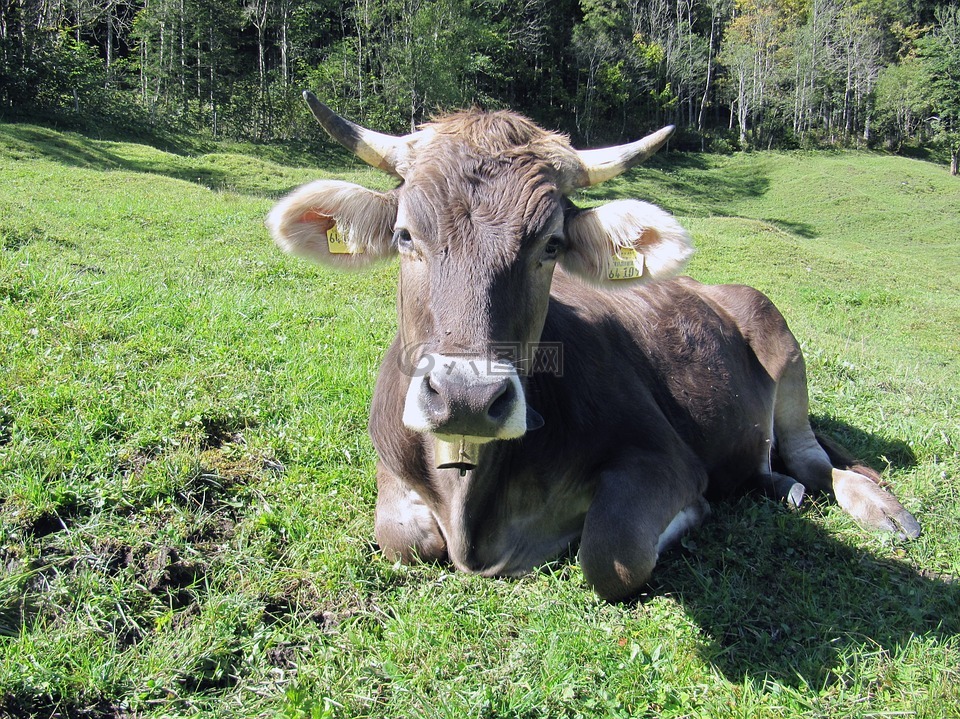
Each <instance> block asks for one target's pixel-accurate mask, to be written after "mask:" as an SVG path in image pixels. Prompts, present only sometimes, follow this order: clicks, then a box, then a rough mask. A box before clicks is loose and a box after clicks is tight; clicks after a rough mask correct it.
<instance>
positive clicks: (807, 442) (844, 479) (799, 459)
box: [773, 355, 920, 537]
mask: <svg viewBox="0 0 960 719" xmlns="http://www.w3.org/2000/svg"><path fill="white" fill-rule="evenodd" d="M773 428H774V436H775V438H776V444H777V452H778V454H779V456H780V458H781V459H782V460H783V463H784V464H785V465H786V469H787V473H788V474H789V475H790V476H791V477H794V478H796V480H797V481H798V482H799V483H800V484H802V485H803V486H804V487H806V488H807V489H808V490H811V491H814V492H826V493H829V494H832V495H833V496H834V497H836V500H837V504H839V505H840V506H841V507H842V508H843V509H844V510H845V511H846V512H847V513H848V514H850V515H852V516H853V517H854V518H856V519H857V520H858V521H859V522H861V523H863V524H864V525H866V526H868V527H873V528H876V529H884V530H887V531H890V532H896V533H898V534H900V535H902V536H907V537H917V536H919V535H920V524H919V523H918V522H917V520H916V519H914V517H913V515H912V514H910V512H908V511H907V510H906V509H904V507H903V505H902V504H900V502H899V501H898V500H897V498H896V497H895V496H893V494H891V493H890V492H888V491H887V490H885V489H883V488H882V487H881V486H880V485H879V483H878V480H879V477H878V476H877V475H876V473H875V472H873V470H870V469H867V468H865V467H858V466H854V465H853V462H852V460H849V459H847V458H841V457H835V458H834V461H831V459H830V457H829V456H828V455H827V452H826V451H825V450H824V448H823V447H822V446H821V443H820V442H819V441H818V440H817V437H816V436H815V435H814V433H813V430H812V429H811V428H810V418H809V407H808V400H807V380H806V371H805V369H804V365H803V360H802V358H800V357H799V355H798V358H797V361H795V362H793V363H791V364H790V365H789V366H788V367H786V369H785V371H784V373H783V376H782V377H781V379H780V382H779V383H778V385H777V398H776V404H775V407H774V425H773ZM834 462H836V463H837V464H840V465H841V467H835V466H834ZM780 476H781V477H782V475H780ZM787 480H789V478H785V480H782V481H781V482H780V485H781V489H782V488H785V487H786V486H787ZM773 481H774V483H775V480H773ZM794 491H796V490H795V489H794Z"/></svg>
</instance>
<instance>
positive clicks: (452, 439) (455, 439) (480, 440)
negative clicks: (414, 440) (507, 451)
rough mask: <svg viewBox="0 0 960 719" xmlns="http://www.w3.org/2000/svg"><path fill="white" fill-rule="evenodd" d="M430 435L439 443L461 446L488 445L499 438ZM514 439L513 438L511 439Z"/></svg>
mask: <svg viewBox="0 0 960 719" xmlns="http://www.w3.org/2000/svg"><path fill="white" fill-rule="evenodd" d="M430 435H431V436H432V437H433V439H434V440H435V441H437V442H446V443H448V444H460V443H461V442H465V443H467V444H476V445H481V444H488V443H490V442H496V441H497V440H498V439H500V438H499V437H472V436H470V435H468V434H442V433H440V432H431V433H430ZM511 439H513V438H511Z"/></svg>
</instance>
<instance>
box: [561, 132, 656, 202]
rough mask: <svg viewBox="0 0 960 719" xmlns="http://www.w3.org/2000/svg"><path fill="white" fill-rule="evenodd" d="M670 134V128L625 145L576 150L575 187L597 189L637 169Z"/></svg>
mask: <svg viewBox="0 0 960 719" xmlns="http://www.w3.org/2000/svg"><path fill="white" fill-rule="evenodd" d="M673 130H674V127H673V125H667V126H666V127H664V128H662V129H660V130H657V131H656V132H654V133H652V134H650V135H647V136H646V137H644V138H643V139H642V140H637V141H636V142H631V143H629V144H626V145H617V146H616V147H604V148H601V149H599V150H577V155H579V156H580V163H581V165H582V168H583V172H582V173H581V174H580V177H579V178H578V180H579V181H578V182H576V183H575V185H576V186H577V187H590V186H592V185H597V184H600V183H601V182H606V181H607V180H612V179H613V178H614V177H616V176H617V175H620V174H622V173H624V172H626V171H627V170H629V169H630V168H631V167H633V166H634V165H639V164H640V163H641V162H643V161H644V160H646V159H647V158H648V157H650V156H651V155H652V154H653V153H655V152H656V151H657V150H659V149H660V148H661V147H663V145H664V143H665V142H666V141H667V140H669V139H670V135H672V134H673Z"/></svg>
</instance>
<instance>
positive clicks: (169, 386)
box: [0, 125, 960, 719]
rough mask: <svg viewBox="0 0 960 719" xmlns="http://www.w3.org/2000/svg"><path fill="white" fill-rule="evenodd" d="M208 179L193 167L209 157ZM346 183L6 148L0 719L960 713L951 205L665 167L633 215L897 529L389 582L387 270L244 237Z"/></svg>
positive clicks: (749, 527)
mask: <svg viewBox="0 0 960 719" xmlns="http://www.w3.org/2000/svg"><path fill="white" fill-rule="evenodd" d="M204 153H205V154H204ZM338 157H339V156H337V155H327V156H324V158H323V164H324V167H322V168H321V167H317V166H311V163H312V162H316V161H315V160H312V159H311V158H309V157H295V156H292V155H290V154H284V153H282V152H280V151H279V150H269V149H264V148H259V149H258V148H246V149H245V148H240V147H229V148H227V147H219V148H218V147H207V148H194V149H193V150H192V151H190V152H187V153H185V154H171V153H167V152H162V151H160V150H157V149H154V148H151V147H148V146H142V145H135V144H124V143H113V142H100V141H94V140H91V139H87V138H84V137H81V136H77V135H71V134H61V133H58V132H55V131H52V130H47V129H43V128H39V127H34V126H28V125H0V560H2V562H0V563H2V575H0V716H11V717H25V716H36V717H260V716H263V717H274V716H277V717H290V718H301V717H303V718H311V719H316V718H319V717H361V716H362V717H408V716H409V717H421V716H423V717H457V718H461V717H528V718H531V719H532V718H534V717H545V718H546V717H713V718H718V717H800V716H803V717H841V716H842V717H888V716H896V717H901V716H918V717H931V718H936V719H940V718H941V717H960V583H958V578H960V486H958V482H960V455H958V449H957V447H958V444H960V402H958V394H960V382H958V376H960V239H958V238H960V209H958V208H960V181H958V180H956V179H955V178H951V177H949V176H948V175H947V173H946V171H945V170H943V169H942V168H940V167H937V166H935V165H932V164H928V163H924V162H919V161H914V160H907V159H902V158H896V157H888V156H880V155H869V154H828V153H816V154H808V153H803V154H769V153H756V154H742V155H737V156H732V157H700V156H675V157H666V158H657V159H656V160H655V162H653V163H651V165H649V166H648V167H646V168H643V169H641V170H638V171H635V172H633V173H631V175H630V176H628V177H627V178H621V179H619V180H616V181H614V182H611V183H608V184H607V185H603V186H600V187H598V188H596V189H595V190H592V191H590V192H589V193H587V194H586V195H585V196H584V197H581V198H580V201H581V202H583V203H590V202H594V201H601V200H605V199H610V198H615V197H640V198H643V199H649V200H651V201H654V202H657V203H659V204H661V205H662V206H664V207H665V208H666V209H668V210H670V211H672V212H674V213H675V214H677V215H678V216H679V217H680V218H681V220H682V221H683V223H684V224H685V225H686V226H687V227H688V228H689V229H690V230H691V231H692V233H693V235H694V237H695V240H696V241H697V244H698V247H699V252H698V254H697V256H696V258H695V259H694V261H693V262H692V264H691V265H690V267H689V274H691V275H692V276H694V277H696V278H698V279H702V280H705V281H711V282H713V281H716V282H719V281H735V282H744V283H748V284H752V285H754V286H757V287H759V288H760V289H762V290H764V291H765V292H767V293H768V294H769V295H770V296H771V297H772V298H773V299H774V300H775V301H776V303H777V304H778V305H779V306H780V308H781V309H782V311H783V312H784V314H785V316H786V317H787V319H788V321H789V322H790V324H791V327H792V328H793V330H794V332H795V333H796V334H797V336H798V337H799V338H800V340H801V343H802V344H803V346H804V349H805V352H806V355H807V360H808V365H809V372H810V380H811V390H810V392H811V397H812V411H813V415H814V419H815V424H816V426H818V427H819V428H820V429H821V430H822V431H824V432H825V433H826V434H828V435H831V436H833V437H834V438H835V439H838V440H840V441H841V442H842V443H844V444H846V445H847V446H848V447H849V448H850V449H851V450H853V451H854V452H856V453H857V454H859V455H860V456H861V457H862V458H863V459H865V460H866V461H867V462H868V463H870V464H871V465H873V466H874V467H875V468H877V469H878V470H881V471H882V473H883V475H884V477H885V478H886V479H887V480H888V481H889V483H890V484H891V485H892V487H893V488H894V490H895V491H896V493H897V494H898V495H899V496H900V498H901V499H902V501H903V503H904V505H905V506H906V507H907V508H908V509H909V510H911V511H912V512H913V513H914V514H915V515H916V516H917V517H918V518H919V519H920V521H921V523H922V524H923V527H924V533H923V535H922V536H921V537H920V539H918V540H917V541H914V542H909V543H903V542H900V541H897V540H896V539H894V538H892V537H891V536H887V535H882V534H874V533H871V532H868V531H866V530H863V529H861V528H860V527H858V526H857V525H856V524H854V523H853V521H852V520H851V519H849V518H848V517H847V516H846V515H844V514H843V513H842V512H840V511H839V510H838V509H837V508H836V507H834V506H831V505H829V504H822V503H816V502H813V503H811V504H809V505H808V506H807V507H806V508H805V509H804V510H802V511H800V512H791V511H788V510H787V509H785V508H783V507H781V506H780V505H778V504H776V503H773V502H770V501H768V500H765V499H762V498H758V497H747V498H743V499H741V500H739V501H736V502H731V503H729V504H724V505H719V506H716V507H715V508H714V509H715V511H714V514H713V516H712V517H711V518H710V519H709V521H708V522H707V523H706V525H705V526H704V527H703V528H702V529H701V530H699V531H698V532H696V533H695V534H693V535H692V536H690V537H689V538H687V539H686V540H685V541H684V546H683V547H682V548H681V549H678V550H676V551H674V552H672V553H670V554H669V555H668V556H666V557H665V558H664V559H663V560H662V563H661V565H660V566H659V568H658V570H657V573H656V574H655V579H654V583H653V584H652V585H651V586H650V587H649V591H648V592H647V594H645V595H644V596H643V597H641V598H640V600H639V601H637V602H635V603H632V604H629V605H607V604H604V603H602V602H600V601H599V600H598V599H596V598H595V596H594V594H593V592H592V591H591V590H590V589H589V588H587V587H586V586H585V584H584V582H583V578H582V575H581V573H580V570H579V568H578V566H577V565H576V563H575V561H570V560H569V559H563V560H558V561H557V562H555V563H552V564H550V565H548V566H546V567H544V568H543V569H542V570H540V571H538V572H536V573H533V574H531V575H530V576H528V577H525V578H522V579H519V580H492V579H482V578H477V577H472V576H467V575H463V574H459V573H453V572H451V571H449V570H448V569H445V568H442V567H435V566H419V567H403V566H395V565H393V564H392V563H389V562H386V561H385V560H383V559H382V558H381V557H379V556H378V554H377V553H376V550H375V547H374V545H373V541H372V537H373V502H374V492H375V489H374V476H373V474H374V472H373V470H374V462H375V457H374V453H373V450H372V447H371V445H370V442H369V440H368V438H367V436H366V430H365V426H366V420H367V404H368V401H369V398H370V393H371V390H372V386H373V382H374V378H375V376H376V372H377V367H378V363H379V357H380V355H381V353H382V352H383V351H384V350H385V348H386V346H387V344H388V342H389V341H390V339H391V338H392V334H393V331H394V328H395V318H394V306H393V303H394V294H395V276H396V268H395V267H394V266H392V265H386V266H384V267H382V268H380V269H378V270H376V271H374V272H371V273H369V274H347V275H343V274H335V273H332V272H330V271H328V270H325V269H322V268H319V267H314V266H311V265H308V264H306V263H304V262H302V261H300V260H297V259H295V258H290V257H286V256H283V255H281V253H280V252H279V251H278V250H276V249H275V248H274V247H273V246H272V243H271V242H270V240H269V238H268V237H267V233H266V231H265V229H264V227H263V218H264V216H265V215H266V213H267V212H268V210H269V208H270V207H271V205H272V202H273V201H274V200H275V199H276V198H277V197H279V196H280V195H281V194H282V193H284V192H285V191H287V190H288V189H290V188H292V187H293V186H295V185H297V184H299V183H302V182H305V181H307V180H310V179H316V178H320V177H338V178H342V179H347V180H350V181H354V182H360V183H362V184H365V185H368V186H371V187H377V188H381V189H383V188H386V187H388V186H389V183H390V180H389V179H388V178H385V177H384V176H382V175H380V174H377V173H375V172H374V171H373V170H369V169H366V168H361V167H360V166H359V165H357V164H356V163H354V162H352V161H348V160H346V159H344V158H340V159H332V158H338Z"/></svg>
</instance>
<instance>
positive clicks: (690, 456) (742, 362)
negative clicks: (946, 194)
mask: <svg viewBox="0 0 960 719" xmlns="http://www.w3.org/2000/svg"><path fill="white" fill-rule="evenodd" d="M304 97H305V99H306V101H307V103H308V104H309V106H310V109H311V110H312V112H313V114H314V116H315V117H316V119H317V120H318V121H319V123H320V124H321V125H322V126H323V128H324V129H325V130H326V131H327V133H329V134H330V135H331V137H333V139H335V140H337V141H338V142H340V143H341V144H343V145H344V146H345V147H347V148H348V149H349V150H351V151H352V152H353V153H355V154H356V155H357V156H359V157H360V158H361V159H362V160H364V161H365V162H367V163H368V164H370V165H372V166H374V167H377V168H380V169H381V170H384V171H386V172H388V173H391V174H393V175H394V176H396V177H397V178H399V180H401V183H400V184H399V186H398V187H396V188H395V189H393V190H392V191H389V192H383V193H381V192H375V191H373V190H370V189H366V188H364V187H360V186H357V185H354V184H349V183H346V182H340V181H333V180H324V181H316V182H312V183H310V184H307V185H305V186H303V187H300V188H299V189H296V190H294V191H293V192H292V193H291V194H289V195H288V196H287V197H285V198H284V199H282V200H281V201H280V202H279V203H278V204H277V205H276V206H275V207H274V209H273V210H272V211H271V212H270V214H269V217H268V219H267V226H268V228H269V230H270V232H271V234H272V236H273V238H274V240H275V241H276V242H277V243H278V244H279V245H280V247H281V248H283V249H284V250H286V251H289V252H292V253H294V254H297V255H301V256H305V257H307V258H311V259H313V260H316V261H319V262H321V263H323V264H325V265H329V266H332V267H336V268H350V269H360V268H363V267H368V266H370V265H371V264H373V263H376V262H377V261H380V260H384V259H386V258H390V257H394V256H397V255H398V256H399V258H400V267H399V289H398V294H397V319H398V331H397V335H396V338H395V339H394V341H393V343H392V344H391V345H390V347H389V349H388V350H387V351H386V355H385V357H384V359H383V362H382V366H381V368H380V372H379V376H378V379H377V381H376V385H375V388H374V393H373V399H372V404H371V410H370V421H369V431H370V436H371V439H372V441H373V445H374V447H375V449H376V451H377V455H378V464H377V500H376V510H375V522H374V531H375V537H376V541H377V544H378V545H379V547H380V550H381V551H382V552H383V554H384V555H385V556H386V557H388V558H390V559H391V560H402V561H403V562H406V563H410V562H415V561H425V562H432V561H441V562H449V563H452V564H453V565H454V566H455V567H456V568H458V569H460V570H463V571H466V572H472V573H478V574H481V575H486V576H516V575H520V574H523V573H526V572H529V571H530V570H532V569H534V568H536V567H538V566H541V565H542V564H543V563H545V562H547V561H550V560H552V559H554V558H556V557H558V556H561V555H563V554H564V553H565V552H567V551H570V549H571V548H578V558H579V562H580V565H581V568H582V571H583V576H584V578H585V580H586V581H587V582H588V583H589V584H590V585H591V586H592V587H593V589H594V590H595V591H596V592H597V594H599V595H600V596H601V597H602V598H604V599H606V600H610V601H621V600H626V599H629V598H631V597H632V596H635V595H636V594H637V593H638V592H639V591H640V590H641V589H642V588H643V587H644V586H645V585H646V584H647V583H648V580H649V579H650V576H651V572H652V571H653V569H654V566H655V565H656V563H657V560H658V557H659V556H660V554H661V553H662V552H663V551H664V550H665V549H666V548H667V547H669V546H671V545H672V544H674V543H675V542H677V541H678V539H679V538H681V537H682V536H683V535H684V533H686V532H688V531H689V530H690V529H692V528H694V527H696V526H698V524H699V523H700V522H701V521H702V520H703V518H704V517H705V516H706V515H707V513H708V511H709V507H710V505H709V502H710V501H712V500H714V499H715V498H721V497H725V496H730V495H732V494H734V493H739V492H744V491H746V490H748V489H752V488H760V489H763V490H765V491H767V492H769V493H773V494H775V495H776V496H777V497H779V498H781V499H783V500H785V501H787V502H789V503H791V504H793V505H798V504H799V503H800V501H801V500H802V499H803V497H804V495H805V493H807V492H810V493H813V492H816V493H824V494H828V495H832V496H833V497H835V499H836V501H837V502H838V504H839V505H840V507H842V508H843V509H844V510H846V511H847V512H848V513H849V514H851V515H853V517H855V518H856V519H857V520H859V521H860V522H861V523H863V524H864V525H866V526H868V527H871V528H879V529H885V530H889V531H892V532H896V533H898V534H899V535H901V536H909V537H916V536H918V535H919V533H920V525H919V524H918V522H917V521H916V519H915V518H914V517H913V516H912V515H911V514H910V513H909V512H908V511H907V510H906V509H904V507H903V506H902V505H901V504H900V502H899V501H898V500H897V498H896V497H895V496H894V495H893V494H892V493H890V492H889V491H887V490H886V489H884V488H883V487H881V486H880V483H879V476H878V475H876V473H875V472H873V471H872V470H870V469H866V468H863V467H860V466H857V465H852V464H851V462H850V461H849V460H848V459H846V458H843V457H840V458H838V457H836V456H835V455H836V454H837V453H836V452H833V451H831V452H830V453H829V454H828V451H827V450H826V449H825V448H824V445H823V444H821V442H820V441H818V438H817V437H816V436H815V434H814V432H813V431H812V429H811V427H810V423H809V413H808V396H807V380H806V371H805V368H804V360H803V356H802V354H801V351H800V347H799V345H798V343H797V340H796V339H795V338H794V336H793V335H792V334H791V332H790V330H789V329H788V328H787V324H786V322H785V321H784V318H783V317H782V315H781V314H780V313H779V311H778V310H777V309H776V308H775V307H774V305H773V303H772V302H771V301H770V300H769V299H767V297H765V296H764V295H763V294H761V293H760V292H759V291H757V290H754V289H752V288H749V287H745V286H739V285H729V286H706V285H702V284H700V283H698V282H696V281H694V280H693V279H690V278H687V277H679V276H678V274H679V272H680V271H681V269H682V268H683V266H684V264H685V263H686V262H687V260H688V259H689V258H690V256H691V254H692V252H693V248H692V243H691V240H690V238H689V236H688V234H687V233H686V232H685V231H684V229H683V228H682V227H681V226H680V225H679V224H678V222H677V221H676V220H675V219H674V218H673V217H672V216H670V215H669V214H668V213H666V212H665V211H663V210H662V209H660V208H658V207H656V206H654V205H652V204H648V203H646V202H641V201H638V200H618V201H613V202H609V203H607V204H604V205H601V206H599V207H595V208H591V209H581V208H579V207H577V206H576V205H575V204H574V203H573V202H572V201H571V200H570V198H569V195H570V194H571V193H572V192H574V191H575V190H577V189H578V188H584V187H588V186H591V185H595V184H597V183H600V182H603V181H605V180H609V179H611V178H613V177H616V176H617V175H619V174H621V173H622V172H624V171H625V170H627V169H629V168H631V167H633V166H634V165H636V164H638V163H640V162H642V161H643V160H645V159H646V158H648V157H649V156H650V155H652V154H653V153H654V152H656V151H657V150H658V149H659V148H660V147H661V146H662V145H663V144H664V143H665V142H666V141H667V139H668V138H669V136H670V134H671V132H672V131H673V128H672V127H666V128H663V129H661V130H659V131H657V132H654V133H653V134H651V135H649V136H647V137H645V138H643V139H641V140H638V141H636V142H632V143H629V144H626V145H621V146H616V147H609V148H601V149H596V150H585V151H584V150H580V151H578V150H575V149H574V148H573V147H572V145H571V143H570V141H569V139H568V138H567V137H565V136H563V135H560V134H557V133H553V132H549V131H546V130H544V129H542V128H540V127H539V126H537V125H536V124H535V123H533V122H532V121H530V120H529V119H527V118H524V117H522V116H520V115H517V114H514V113H512V112H507V111H492V112H485V111H479V110H472V111H461V112H457V113H453V114H450V115H447V116H445V117H440V118H438V119H435V120H433V121H431V122H429V123H427V124H425V125H423V126H422V127H421V128H420V129H418V130H417V131H415V132H413V133H411V134H409V135H405V136H400V137H398V136H392V135H386V134H382V133H378V132H375V131H372V130H368V129H366V128H363V127H361V126H359V125H356V124H354V123H352V122H350V121H349V120H346V119H345V118H343V117H341V116H339V115H337V114H336V113H335V112H333V111H332V110H331V109H330V108H329V107H327V106H326V105H324V104H323V103H321V102H320V101H319V100H317V98H316V97H315V96H314V95H313V94H312V93H310V92H306V93H304Z"/></svg>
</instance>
